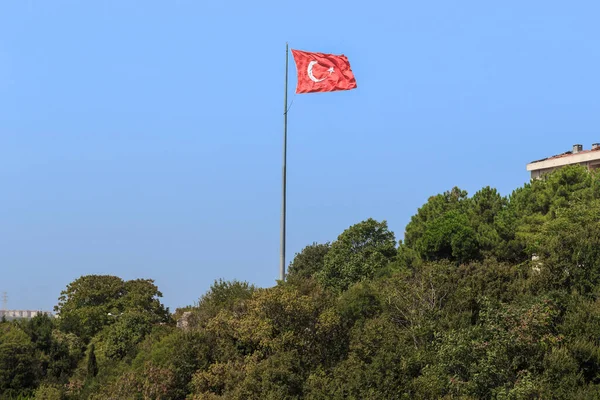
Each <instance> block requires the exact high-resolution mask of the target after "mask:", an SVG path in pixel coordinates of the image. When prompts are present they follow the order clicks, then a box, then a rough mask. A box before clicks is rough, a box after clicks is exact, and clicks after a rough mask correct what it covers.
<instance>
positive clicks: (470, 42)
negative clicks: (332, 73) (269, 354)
mask: <svg viewBox="0 0 600 400" xmlns="http://www.w3.org/2000/svg"><path fill="white" fill-rule="evenodd" d="M598 15H600V5H599V4H598V2H595V1H579V2H565V1H505V2H494V3H493V4H492V3H491V2H483V1H460V2H449V1H424V2H415V1H413V2H399V1H356V2H352V1H347V0H346V1H336V0H334V1H317V2H290V1H277V2H265V1H223V0H220V1H195V0H194V1H192V0H189V1H183V0H180V1H122V0H118V1H117V0H114V1H94V2H92V1H86V2H82V1H59V0H56V1H32V0H19V1H4V2H2V3H1V4H0V184H1V186H0V292H1V291H4V290H6V291H8V292H9V296H10V300H9V307H11V308H32V309H40V308H41V309H50V308H52V306H53V305H54V304H56V299H57V297H58V296H59V293H60V291H61V290H62V289H64V287H65V286H66V285H67V284H68V283H69V282H71V281H73V280H74V279H76V278H77V277H79V276H81V275H85V274H113V275H118V276H121V277H123V278H125V279H132V278H138V277H145V278H153V279H155V280H156V283H157V284H158V286H159V288H160V289H161V290H162V292H163V293H164V295H165V297H164V301H165V303H166V304H167V305H168V306H169V307H171V308H172V309H174V308H176V307H179V306H184V305H187V304H192V303H194V302H195V301H196V300H197V299H198V297H199V296H200V295H202V294H203V293H204V292H205V291H206V289H207V288H208V287H209V286H210V284H211V283H212V282H213V280H214V279H217V278H221V277H222V278H225V279H233V278H237V279H242V280H248V281H250V282H252V283H255V284H257V285H259V286H263V287H265V286H271V285H273V284H274V282H275V279H276V278H277V274H278V252H279V212H280V184H281V144H282V140H281V136H282V123H283V118H282V108H283V104H282V103H283V83H284V56H285V42H286V40H287V41H289V42H290V46H291V47H292V48H297V49H302V50H308V51H320V52H327V53H335V54H340V53H343V54H345V55H346V56H347V57H348V58H349V60H350V62H351V65H352V68H353V70H354V73H355V76H356V79H357V83H358V89H356V90H353V91H349V92H338V93H326V94H305V95H297V96H296V97H295V100H294V104H293V106H292V109H291V111H290V115H289V142H288V144H289V148H288V212H289V214H288V261H289V260H291V258H292V257H293V255H294V253H296V252H298V251H300V250H301V249H302V248H303V247H304V246H305V245H307V244H310V243H311V242H313V241H317V242H325V241H332V240H335V238H336V237H337V235H338V234H340V233H341V232H342V231H343V230H344V229H346V228H347V227H348V226H350V225H352V224H354V223H357V222H359V221H361V220H363V219H366V218H369V217H373V218H376V219H379V220H383V219H385V220H387V221H388V223H389V225H390V228H391V229H392V230H393V231H395V232H396V236H397V238H398V239H401V238H402V236H403V232H404V227H405V226H406V224H407V222H408V221H409V220H410V217H411V216H412V215H413V214H414V213H415V212H416V210H417V208H418V207H419V206H421V205H422V204H423V203H424V202H425V201H426V200H427V198H428V197H429V196H430V195H433V194H436V193H440V192H443V191H445V190H448V189H450V188H451V187H453V186H455V185H456V186H459V187H461V188H463V189H465V190H467V191H468V192H469V194H473V193H475V192H476V191H477V190H478V189H480V188H481V187H483V186H487V185H489V186H492V187H496V188H498V189H499V190H500V191H501V193H502V194H509V193H510V192H511V191H512V190H513V189H514V188H516V187H518V186H520V185H522V184H523V183H524V182H526V181H528V179H529V178H528V173H527V172H526V170H525V165H526V163H527V162H529V161H532V160H535V159H539V158H542V157H545V156H549V155H553V154H557V153H560V152H563V151H566V150H569V149H570V147H571V145H572V144H574V143H581V144H583V145H584V148H586V149H587V148H589V147H590V145H591V143H592V142H596V141H598V142H600V112H599V110H600V79H599V74H600V72H599V71H600V52H599V50H598V41H599V39H600V25H599V24H598ZM290 75H291V80H290V86H291V87H290V93H293V90H294V87H295V67H294V65H293V63H290ZM293 98H294V97H293V95H291V96H290V101H291V100H292V99H293Z"/></svg>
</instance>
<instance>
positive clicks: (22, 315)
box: [0, 310, 52, 321]
mask: <svg viewBox="0 0 600 400" xmlns="http://www.w3.org/2000/svg"><path fill="white" fill-rule="evenodd" d="M41 314H46V315H48V316H50V317H51V316H52V313H51V312H50V311H40V310H0V319H1V318H6V319H7V320H9V321H10V320H13V319H31V318H34V317H36V316H38V315H41Z"/></svg>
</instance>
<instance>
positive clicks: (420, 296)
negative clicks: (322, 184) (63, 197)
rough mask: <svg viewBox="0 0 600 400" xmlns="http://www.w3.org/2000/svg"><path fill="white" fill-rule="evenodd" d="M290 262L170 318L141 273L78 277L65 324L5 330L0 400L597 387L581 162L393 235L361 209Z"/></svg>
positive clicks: (550, 392)
mask: <svg viewBox="0 0 600 400" xmlns="http://www.w3.org/2000/svg"><path fill="white" fill-rule="evenodd" d="M289 272H290V274H289V278H288V279H287V281H286V282H279V283H278V284H277V285H276V286H274V287H272V288H268V289H261V288H256V287H254V286H252V285H250V284H248V283H245V282H238V281H231V282H228V281H216V282H215V284H214V285H213V286H212V287H211V289H210V290H209V291H208V293H206V294H204V295H203V296H202V297H201V298H200V299H199V302H198V304H197V305H195V306H190V307H187V308H185V309H180V310H178V311H177V312H176V313H175V314H174V315H169V312H168V310H167V309H165V308H164V307H163V305H162V304H161V303H160V301H159V298H160V296H161V294H160V292H159V291H158V289H157V288H156V286H155V285H154V284H153V282H152V281H150V280H136V281H127V282H125V281H123V280H121V279H120V278H117V277H112V276H85V277H81V278H79V279H78V280H76V281H74V282H73V283H71V284H69V285H68V286H67V288H66V290H65V291H64V292H63V293H62V294H61V297H60V299H59V304H58V306H57V312H58V315H59V318H56V319H51V318H48V317H36V318H34V319H33V320H31V321H20V322H2V323H0V394H1V395H0V397H2V398H17V396H35V398H36V399H195V400H200V399H211V400H216V399H315V400H316V399H323V400H325V399H437V398H442V399H443V398H446V399H450V398H457V399H459V398H460V399H536V398H539V399H549V398H554V399H597V398H600V298H599V295H600V176H599V175H596V174H592V173H589V172H587V171H586V170H585V169H583V168H581V167H566V168H563V169H561V170H559V171H557V172H555V173H553V174H551V175H549V176H547V177H546V178H545V179H543V180H539V181H533V182H531V183H530V184H526V185H524V186H523V187H521V188H518V189H517V190H515V191H514V192H513V193H512V194H511V195H510V196H508V197H503V196H501V195H500V194H499V193H498V192H497V191H496V190H495V189H492V188H489V187H486V188H483V189H481V190H480V191H479V192H477V193H475V194H474V195H473V196H472V197H469V196H468V194H467V193H466V192H465V191H463V190H461V189H459V188H453V189H451V190H449V191H448V192H445V193H442V194H439V195H436V196H433V197H431V198H429V200H428V201H427V203H426V204H424V205H423V206H422V207H421V208H420V209H419V210H418V211H417V213H416V215H415V216H413V218H412V219H411V221H410V223H409V224H408V226H407V227H406V232H405V235H404V240H403V241H402V242H400V243H397V242H396V239H395V237H394V234H393V233H392V232H390V231H389V230H388V227H387V224H386V223H385V222H378V221H375V220H372V219H369V220H366V221H363V222H360V223H358V224H356V225H353V226H351V227H349V228H348V229H347V230H345V231H344V232H343V233H342V234H341V235H340V236H339V237H338V238H337V240H335V241H333V242H331V243H325V244H318V243H313V244H312V245H309V246H307V247H306V248H305V249H304V250H303V251H302V252H300V253H299V254H297V255H296V257H295V259H294V260H293V262H292V263H291V265H290V268H289ZM178 318H180V319H181V318H183V319H185V321H186V322H187V327H185V328H182V327H179V328H178V327H176V326H175V320H176V319H178Z"/></svg>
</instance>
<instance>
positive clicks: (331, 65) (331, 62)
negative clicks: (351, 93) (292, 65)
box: [292, 50, 356, 93]
mask: <svg viewBox="0 0 600 400" xmlns="http://www.w3.org/2000/svg"><path fill="white" fill-rule="evenodd" d="M292 54H293V55H294V61H295V62H296V70H297V71H298V85H297V86H296V93H313V92H334V91H337V90H350V89H354V88H356V79H354V74H353V73H352V69H350V63H349V62H348V58H346V56H345V55H343V54H342V55H339V56H337V55H333V54H324V53H309V52H307V51H300V50H292Z"/></svg>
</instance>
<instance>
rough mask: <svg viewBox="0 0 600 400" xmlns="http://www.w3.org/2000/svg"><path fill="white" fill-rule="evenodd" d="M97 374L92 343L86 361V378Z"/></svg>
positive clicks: (94, 350) (94, 349)
mask: <svg viewBox="0 0 600 400" xmlns="http://www.w3.org/2000/svg"><path fill="white" fill-rule="evenodd" d="M96 375H98V363H97V362H96V346H95V345H94V343H92V344H91V345H90V350H89V352H88V361H87V377H88V379H92V378H95V377H96Z"/></svg>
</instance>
